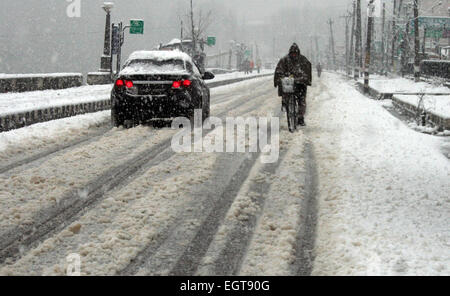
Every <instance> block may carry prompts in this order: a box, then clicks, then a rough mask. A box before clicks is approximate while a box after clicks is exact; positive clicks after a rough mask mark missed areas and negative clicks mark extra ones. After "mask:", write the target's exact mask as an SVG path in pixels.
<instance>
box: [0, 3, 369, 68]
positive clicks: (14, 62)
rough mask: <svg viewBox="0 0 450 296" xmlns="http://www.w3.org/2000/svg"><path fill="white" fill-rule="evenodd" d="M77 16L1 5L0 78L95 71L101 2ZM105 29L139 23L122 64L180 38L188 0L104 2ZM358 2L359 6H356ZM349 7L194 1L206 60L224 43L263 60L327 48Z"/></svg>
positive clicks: (56, 7)
mask: <svg viewBox="0 0 450 296" xmlns="http://www.w3.org/2000/svg"><path fill="white" fill-rule="evenodd" d="M80 1H81V15H80V17H79V18H77V17H75V18H69V17H68V16H67V13H66V10H67V7H68V5H69V2H68V1H66V0H13V1H11V0H0V4H1V7H2V9H1V10H0V29H1V30H0V43H1V47H0V73H45V72H82V73H86V72H89V71H97V70H98V68H99V66H100V56H101V54H102V48H103V38H104V24H105V12H104V11H103V10H102V9H101V4H102V3H103V1H102V0H80ZM110 1H112V2H115V4H116V5H115V7H114V9H113V13H112V21H113V22H117V21H119V20H123V21H124V22H128V21H129V19H132V18H138V19H144V20H145V34H144V36H130V35H129V34H127V36H126V43H125V45H124V58H126V56H127V55H128V54H130V53H131V52H132V51H134V50H139V49H151V48H153V47H154V46H155V45H157V44H158V43H160V42H168V41H170V40H171V39H172V38H176V37H179V35H180V22H181V18H183V17H184V16H185V15H186V14H187V12H188V5H189V0H115V1H114V0H110ZM363 2H364V1H363ZM350 3H351V0H315V1H311V0H194V4H195V12H196V14H197V15H198V13H199V11H200V10H202V11H203V12H204V13H205V12H207V11H209V10H211V11H212V15H213V20H214V22H213V24H212V25H211V26H210V27H209V29H208V32H207V35H214V36H216V37H217V39H218V44H217V46H216V47H215V48H211V49H208V52H212V53H214V52H216V51H217V52H218V51H220V50H227V49H229V44H230V40H235V41H237V42H246V43H249V44H250V43H251V44H257V45H258V47H259V48H260V51H261V55H262V56H263V58H264V59H272V58H274V56H275V57H278V56H281V55H283V54H285V53H286V52H287V50H288V48H287V47H288V46H289V44H290V43H292V42H293V41H297V42H298V43H300V45H301V47H302V51H305V50H306V49H305V48H308V50H309V41H308V40H309V39H308V38H309V36H311V35H313V34H317V35H320V36H321V37H320V38H321V46H322V44H323V46H326V44H327V42H328V39H327V38H328V37H327V34H329V27H327V25H326V21H327V19H328V18H333V19H334V20H335V34H336V39H337V40H336V42H337V44H339V43H342V42H341V41H342V39H343V36H344V35H343V34H344V29H343V28H344V26H343V21H342V20H341V19H339V16H340V15H342V14H343V13H345V11H346V10H347V9H348V8H350Z"/></svg>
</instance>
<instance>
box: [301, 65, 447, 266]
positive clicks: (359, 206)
mask: <svg viewBox="0 0 450 296" xmlns="http://www.w3.org/2000/svg"><path fill="white" fill-rule="evenodd" d="M322 84H323V86H322V87H323V92H322V93H321V94H320V95H319V96H318V97H317V98H316V101H315V102H314V103H313V104H310V106H311V108H310V110H309V120H308V123H309V126H310V127H311V128H312V129H314V130H316V133H315V134H314V145H315V153H316V158H317V162H318V172H319V183H320V184H319V188H320V190H319V191H320V192H319V193H320V195H319V213H318V220H319V223H318V229H317V240H316V250H315V252H316V256H317V257H316V260H315V263H314V271H313V274H314V275H450V270H449V266H450V252H449V251H450V232H449V230H450V227H449V226H450V225H449V221H450V219H449V217H450V197H449V192H450V161H449V160H448V159H447V158H445V157H444V155H443V154H442V151H441V145H443V144H444V141H445V140H444V139H442V138H436V137H433V136H429V135H424V134H420V133H417V132H414V131H412V130H410V129H409V128H407V127H406V126H405V125H404V124H403V123H402V122H401V121H399V120H398V119H396V118H394V117H392V116H391V115H390V114H389V113H388V112H387V111H386V110H384V109H383V108H382V106H381V104H380V103H379V102H376V101H373V100H370V99H368V98H366V97H364V96H363V95H361V94H360V93H359V92H357V91H356V90H354V88H353V87H352V86H350V85H349V84H348V83H346V82H345V81H343V80H342V79H341V78H339V77H338V76H337V75H333V74H328V73H325V75H324V77H323V78H322Z"/></svg>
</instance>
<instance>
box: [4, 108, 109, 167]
mask: <svg viewBox="0 0 450 296" xmlns="http://www.w3.org/2000/svg"><path fill="white" fill-rule="evenodd" d="M110 116H111V115H110V112H109V111H102V112H97V113H92V114H84V115H79V116H74V117H70V118H64V119H61V120H53V121H49V122H44V123H38V124H34V125H31V126H28V127H25V128H20V129H16V130H12V131H8V132H3V133H0V164H1V163H6V162H7V161H8V160H10V159H11V158H13V157H14V156H17V155H24V154H28V155H30V154H31V155H32V154H35V153H36V152H38V151H41V150H43V149H45V148H48V147H52V146H55V145H63V144H67V143H70V142H73V141H75V140H77V139H80V138H82V137H85V136H88V135H89V134H92V133H93V132H95V131H97V130H98V129H99V128H100V127H104V126H106V125H107V124H109V122H110Z"/></svg>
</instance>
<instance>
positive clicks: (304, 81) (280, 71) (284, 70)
mask: <svg viewBox="0 0 450 296" xmlns="http://www.w3.org/2000/svg"><path fill="white" fill-rule="evenodd" d="M289 76H293V77H294V78H295V80H296V83H295V97H296V98H297V99H298V102H299V106H300V110H299V118H298V124H299V125H301V126H305V112H306V92H307V87H308V86H311V84H312V70H311V63H310V61H308V59H307V58H306V57H305V56H303V55H302V54H301V53H300V48H299V47H298V45H297V44H296V43H294V44H292V46H291V48H290V49H289V54H288V55H287V56H285V57H283V58H282V59H281V60H280V61H279V62H278V65H277V68H276V69H275V77H274V86H275V87H278V96H280V97H282V96H283V93H282V89H281V78H283V77H289ZM282 105H283V108H285V106H286V104H285V102H282Z"/></svg>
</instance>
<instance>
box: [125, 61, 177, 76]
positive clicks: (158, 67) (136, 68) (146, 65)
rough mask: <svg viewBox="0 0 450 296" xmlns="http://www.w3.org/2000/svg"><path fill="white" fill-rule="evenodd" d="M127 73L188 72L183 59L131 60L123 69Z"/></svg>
mask: <svg viewBox="0 0 450 296" xmlns="http://www.w3.org/2000/svg"><path fill="white" fill-rule="evenodd" d="M123 72H126V74H148V73H158V74H160V73H180V72H186V68H185V65H184V61H183V60H176V59H173V60H164V61H157V60H131V61H129V62H128V63H127V64H126V65H125V68H124V69H123Z"/></svg>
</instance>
